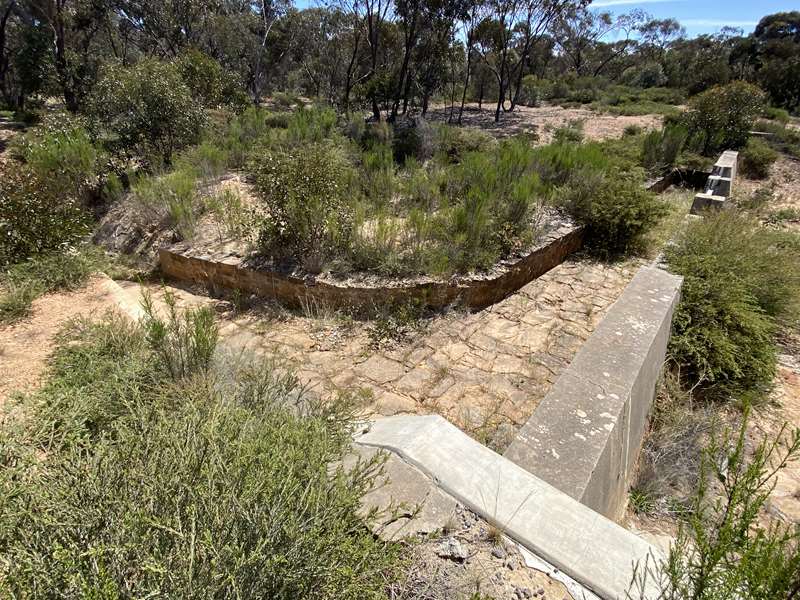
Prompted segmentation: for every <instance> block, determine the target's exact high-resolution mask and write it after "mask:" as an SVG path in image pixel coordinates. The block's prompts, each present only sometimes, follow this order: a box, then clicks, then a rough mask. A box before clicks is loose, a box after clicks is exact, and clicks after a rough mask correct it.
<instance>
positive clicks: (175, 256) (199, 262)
mask: <svg viewBox="0 0 800 600" xmlns="http://www.w3.org/2000/svg"><path fill="white" fill-rule="evenodd" d="M581 244H582V231H581V229H580V228H579V227H577V226H576V225H572V224H568V225H562V226H560V227H559V228H558V229H556V230H555V231H553V232H551V233H550V234H548V235H546V237H545V239H544V240H543V241H542V243H540V244H539V245H537V246H536V247H535V248H534V249H533V250H531V251H530V252H529V253H528V254H526V255H525V256H522V257H521V258H518V259H515V260H511V261H506V262H504V263H503V264H501V265H499V266H498V268H496V269H495V271H494V272H492V273H490V274H488V275H485V276H475V277H471V278H470V277H460V278H453V279H451V280H448V281H441V280H435V279H417V280H408V281H405V280H391V279H383V278H371V279H369V280H368V281H367V282H361V281H353V282H351V281H348V282H340V281H337V280H335V279H332V278H324V277H317V278H316V279H311V278H305V279H304V278H300V277H296V276H292V275H285V274H282V273H278V272H274V271H265V270H259V269H254V268H251V267H248V266H247V265H246V263H245V261H244V259H243V258H242V257H240V256H234V255H228V254H221V255H218V254H203V253H201V252H197V251H194V250H192V249H191V247H189V246H183V245H177V246H172V247H169V248H161V249H160V250H159V263H160V268H161V271H162V272H163V273H164V274H165V275H168V276H170V277H173V278H175V279H178V280H183V281H189V282H192V283H199V284H203V285H206V286H209V287H222V288H227V289H232V290H242V291H246V292H251V293H254V294H258V295H259V296H263V297H266V298H274V299H276V300H279V301H281V302H283V303H285V304H287V305H290V306H299V305H301V304H302V303H303V302H306V301H308V300H314V301H316V302H320V303H323V304H325V305H326V306H330V307H337V308H348V309H354V310H370V309H372V308H374V307H377V306H385V305H392V304H401V303H405V302H408V301H415V302H418V303H420V304H421V305H424V306H427V307H431V308H443V307H445V306H449V305H451V304H454V303H459V304H460V305H462V306H465V307H467V308H469V309H471V310H480V309H483V308H486V307H487V306H490V305H492V304H494V303H496V302H499V301H500V300H502V299H503V298H505V297H506V296H508V295H510V294H512V293H513V292H515V291H517V290H518V289H519V288H521V287H522V286H524V285H525V284H527V283H528V282H530V281H532V280H533V279H536V278H537V277H539V276H541V275H543V274H544V273H546V272H547V271H549V270H550V269H552V268H553V267H555V266H557V265H559V264H561V263H562V262H563V261H564V259H565V258H566V257H567V256H568V255H570V254H571V253H573V252H575V251H576V250H578V249H579V248H580V247H581Z"/></svg>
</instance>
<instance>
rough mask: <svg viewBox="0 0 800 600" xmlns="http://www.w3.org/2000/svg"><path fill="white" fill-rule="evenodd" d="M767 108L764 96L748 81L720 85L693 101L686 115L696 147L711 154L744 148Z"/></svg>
mask: <svg viewBox="0 0 800 600" xmlns="http://www.w3.org/2000/svg"><path fill="white" fill-rule="evenodd" d="M765 108H766V95H765V94H764V92H763V91H761V90H760V89H759V88H758V87H756V86H754V85H752V84H749V83H745V82H744V81H734V82H733V83H729V84H727V85H718V86H715V87H713V88H711V89H710V90H706V91H705V92H703V93H702V94H698V95H697V96H695V97H693V98H691V99H690V100H689V110H688V111H687V112H686V114H685V122H686V124H687V125H688V127H689V131H690V136H691V139H692V144H693V147H694V148H695V149H697V150H698V151H700V152H702V153H703V154H709V153H715V152H717V151H719V150H729V149H733V148H740V147H742V146H744V144H745V143H746V142H747V138H748V136H749V134H750V130H751V129H752V127H753V124H754V123H755V122H756V119H757V118H758V117H759V116H761V115H762V114H763V112H764V109H765Z"/></svg>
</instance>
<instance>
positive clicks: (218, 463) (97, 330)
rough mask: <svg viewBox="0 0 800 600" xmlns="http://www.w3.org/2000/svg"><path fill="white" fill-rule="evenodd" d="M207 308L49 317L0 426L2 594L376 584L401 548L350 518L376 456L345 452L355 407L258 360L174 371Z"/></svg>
mask: <svg viewBox="0 0 800 600" xmlns="http://www.w3.org/2000/svg"><path fill="white" fill-rule="evenodd" d="M209 319H210V312H209V311H208V309H200V310H199V311H195V312H192V313H190V315H189V316H187V317H184V316H181V315H174V314H170V315H168V316H167V317H166V318H165V319H159V318H157V317H155V316H153V315H152V314H151V315H150V317H149V318H148V319H147V320H146V321H145V324H144V325H131V324H127V323H125V322H122V321H119V320H113V319H112V320H104V321H101V322H99V323H94V324H92V323H89V322H86V321H78V322H75V323H73V324H72V326H71V327H70V328H69V329H68V330H67V331H66V332H64V334H63V335H62V336H61V338H60V344H59V347H58V349H57V351H56V353H55V355H54V357H53V362H52V364H53V370H52V373H51V374H50V377H49V378H48V380H47V382H46V383H45V385H44V387H43V388H42V390H41V391H40V392H38V393H37V394H36V395H34V396H32V397H29V398H26V399H24V400H23V402H24V407H25V411H24V413H25V415H26V417H27V418H26V420H25V421H24V422H22V423H21V424H20V425H19V426H17V427H14V426H13V425H12V424H10V423H9V422H8V421H6V422H4V423H3V425H2V430H0V440H2V447H3V452H2V454H0V466H2V468H0V522H2V523H3V527H2V528H0V546H2V548H3V556H2V559H0V595H2V596H3V597H30V598H44V597H48V596H49V595H51V594H52V592H53V590H58V592H59V593H60V594H61V595H63V596H64V597H93V598H100V597H154V596H164V597H175V598H177V597H202V598H211V597H233V596H237V595H240V596H241V597H246V598H274V599H276V600H290V599H294V598H319V599H320V600H334V599H338V598H364V599H366V600H379V599H382V598H385V584H386V580H387V578H388V579H389V580H392V579H394V578H395V577H397V576H399V570H400V566H401V564H402V559H401V557H400V547H399V545H395V544H387V543H384V542H381V541H380V540H379V539H378V538H377V537H376V536H374V535H373V534H372V533H371V532H370V531H369V529H368V528H367V527H366V523H365V520H364V519H363V518H362V517H361V516H359V514H360V513H359V510H360V501H361V498H362V496H363V494H365V493H366V492H368V491H369V490H370V489H371V487H372V482H373V480H374V478H375V476H376V474H377V473H378V470H379V467H380V459H376V460H368V461H358V462H355V464H353V466H351V467H349V468H345V467H343V466H342V464H343V462H344V461H345V459H346V457H347V456H348V455H349V453H350V444H351V436H352V433H353V431H354V428H355V425H354V423H355V419H354V416H353V414H354V407H353V405H352V404H351V403H350V402H349V401H348V400H347V398H343V399H338V400H334V401H333V402H331V403H326V404H324V405H323V404H321V403H317V402H314V401H312V399H310V398H308V397H307V396H306V395H305V394H304V392H303V389H302V387H301V386H300V384H299V382H298V380H297V379H296V378H295V377H294V376H293V375H292V374H291V372H287V370H286V369H285V368H282V366H278V365H275V364H272V363H248V362H243V363H242V362H240V363H234V362H233V361H222V360H215V361H212V363H211V364H209V363H207V362H206V361H205V360H202V361H200V363H198V364H196V365H194V366H191V367H190V368H189V370H188V371H186V372H184V371H179V372H175V373H172V372H171V371H170V369H168V368H166V366H165V365H166V364H175V363H176V361H177V362H180V361H181V359H180V357H182V356H189V355H191V354H192V353H193V351H192V344H194V342H193V341H192V338H193V337H194V335H195V333H196V334H197V335H199V336H200V337H202V338H203V339H208V340H209V344H208V345H207V346H204V350H203V351H202V353H201V354H202V355H203V356H208V354H209V350H211V349H212V348H213V343H211V341H212V338H213V328H214V326H213V323H211V322H210V320H209ZM153 327H156V328H158V329H160V330H164V331H165V335H163V336H161V335H157V336H153V335H150V334H149V333H148V332H151V331H152V328H153ZM187 331H191V332H192V335H189V336H187V335H184V334H183V333H181V332H187ZM372 516H374V514H373V515H370V517H369V518H371V517H372Z"/></svg>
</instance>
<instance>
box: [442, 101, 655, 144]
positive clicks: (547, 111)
mask: <svg viewBox="0 0 800 600" xmlns="http://www.w3.org/2000/svg"><path fill="white" fill-rule="evenodd" d="M449 116H450V109H449V108H445V107H444V106H434V107H433V108H432V109H431V110H430V111H429V112H428V119H429V120H431V121H447V119H448V117H449ZM662 121H663V117H662V116H661V115H644V116H619V117H618V116H613V115H605V114H600V113H597V112H594V111H592V110H589V109H586V108H562V107H560V106H540V107H538V108H530V107H527V106H518V107H517V108H516V109H514V112H507V113H502V114H501V115H500V122H499V123H495V122H494V111H493V109H492V108H491V107H489V106H487V105H484V106H483V109H480V110H479V109H478V105H477V104H468V105H467V110H465V112H464V116H463V119H462V124H463V125H468V126H470V127H479V128H481V129H484V130H486V131H488V132H489V133H491V134H493V135H496V136H498V137H507V136H511V135H517V134H520V133H528V134H530V133H535V134H537V135H538V136H539V143H541V144H547V143H550V142H551V141H552V139H553V130H554V129H557V128H559V127H563V126H565V125H569V124H571V123H574V122H583V132H584V136H585V137H586V139H589V140H605V139H609V138H618V137H621V136H622V134H623V132H624V131H625V128H626V127H628V126H629V125H638V126H639V127H641V128H642V129H656V128H658V127H660V126H661V123H662Z"/></svg>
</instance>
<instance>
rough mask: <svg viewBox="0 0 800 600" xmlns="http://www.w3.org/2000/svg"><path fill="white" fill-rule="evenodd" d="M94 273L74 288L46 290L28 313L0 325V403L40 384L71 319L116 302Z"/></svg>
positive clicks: (98, 311) (94, 313) (99, 312)
mask: <svg viewBox="0 0 800 600" xmlns="http://www.w3.org/2000/svg"><path fill="white" fill-rule="evenodd" d="M106 281H107V278H105V277H96V278H94V279H92V280H91V281H90V282H89V283H88V285H86V287H84V288H83V289H81V290H79V291H76V292H58V293H54V294H47V295H46V296H42V297H41V298H38V299H37V300H35V301H34V302H33V311H32V314H31V316H30V317H28V318H26V319H24V320H22V321H19V322H18V323H15V324H13V325H6V326H2V325H0V405H2V404H3V402H4V401H5V400H6V399H7V398H9V397H10V396H11V394H13V393H15V392H30V391H32V390H34V389H36V387H37V386H38V385H39V384H40V382H41V379H42V375H43V374H44V371H45V368H46V366H47V358H48V357H49V356H50V353H51V352H52V351H53V348H54V346H55V337H56V335H57V334H58V332H59V331H60V330H61V328H62V327H63V326H64V325H65V324H66V323H67V321H69V320H70V319H73V318H76V317H80V316H92V317H98V316H100V315H102V314H103V313H104V312H105V311H107V310H111V309H114V308H115V307H116V303H115V301H114V299H113V297H112V296H111V295H110V294H109V292H108V290H107V289H106V288H105V285H106V284H105V282H106Z"/></svg>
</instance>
